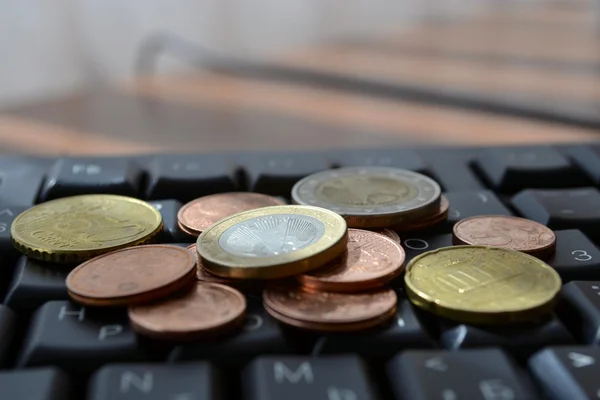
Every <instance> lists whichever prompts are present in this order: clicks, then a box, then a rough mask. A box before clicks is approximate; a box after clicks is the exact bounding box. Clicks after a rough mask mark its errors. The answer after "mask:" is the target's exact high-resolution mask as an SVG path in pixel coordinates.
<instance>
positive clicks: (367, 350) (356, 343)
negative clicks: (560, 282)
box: [312, 300, 434, 359]
mask: <svg viewBox="0 0 600 400" xmlns="http://www.w3.org/2000/svg"><path fill="white" fill-rule="evenodd" d="M433 345H434V342H433V340H432V339H431V338H430V336H429V335H428V333H427V332H426V331H425V328H424V327H423V325H422V324H421V322H420V321H419V319H418V318H417V315H416V314H415V310H414V308H413V306H412V305H411V304H410V302H409V301H408V300H402V301H401V302H400V304H399V305H398V313H397V314H396V317H395V318H393V319H392V321H391V322H390V323H388V324H386V325H384V326H382V327H381V328H379V329H377V330H375V331H370V332H365V333H353V334H338V335H328V336H321V337H320V338H319V339H317V341H316V342H315V344H314V346H313V349H312V355H318V354H340V353H357V354H359V355H360V356H362V357H368V358H383V359H387V358H390V357H391V356H393V355H394V354H396V353H398V352H400V351H401V350H404V349H408V348H416V349H419V348H431V347H433Z"/></svg>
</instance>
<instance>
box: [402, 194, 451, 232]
mask: <svg viewBox="0 0 600 400" xmlns="http://www.w3.org/2000/svg"><path fill="white" fill-rule="evenodd" d="M449 212H450V202H449V201H448V198H447V197H446V196H444V195H441V196H440V206H439V208H438V211H437V212H436V213H435V214H433V215H430V216H427V217H424V218H422V219H418V220H415V221H408V222H406V223H405V224H402V225H397V226H394V227H393V228H392V229H394V230H397V231H400V232H403V233H404V232H406V233H408V232H413V231H417V230H421V229H427V228H431V227H434V226H436V225H437V224H440V223H442V222H444V221H446V220H447V219H448V213H449Z"/></svg>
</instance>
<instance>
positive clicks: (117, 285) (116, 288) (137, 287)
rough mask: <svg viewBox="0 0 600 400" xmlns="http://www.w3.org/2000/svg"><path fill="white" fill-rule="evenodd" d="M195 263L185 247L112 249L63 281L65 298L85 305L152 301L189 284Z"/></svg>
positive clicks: (86, 263) (114, 304)
mask: <svg viewBox="0 0 600 400" xmlns="http://www.w3.org/2000/svg"><path fill="white" fill-rule="evenodd" d="M195 266H196V260H195V258H194V257H193V255H192V254H191V253H190V252H189V251H188V250H187V249H185V248H181V247H177V246H170V245H145V246H137V247H130V248H127V249H122V250H116V251H113V252H111V253H108V254H103V255H100V256H98V257H95V258H93V259H91V260H89V261H86V262H84V263H83V264H81V265H79V266H78V267H77V268H75V269H74V270H73V271H71V272H70V273H69V275H68V276H67V279H66V284H67V289H68V292H69V295H70V296H71V297H72V298H73V299H74V300H75V301H77V302H79V303H81V304H85V305H89V306H122V305H129V304H139V303H144V302H149V301H153V300H155V299H157V298H161V297H164V296H167V295H169V294H171V293H173V292H175V291H177V290H179V289H181V288H182V287H184V286H186V285H188V284H190V283H191V282H193V281H194V280H195V277H196V270H195Z"/></svg>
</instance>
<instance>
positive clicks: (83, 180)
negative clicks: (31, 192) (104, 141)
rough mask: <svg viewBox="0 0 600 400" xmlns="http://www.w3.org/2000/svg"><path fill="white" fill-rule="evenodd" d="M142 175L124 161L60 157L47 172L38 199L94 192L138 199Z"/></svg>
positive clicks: (133, 162) (137, 168) (122, 159)
mask: <svg viewBox="0 0 600 400" xmlns="http://www.w3.org/2000/svg"><path fill="white" fill-rule="evenodd" d="M143 176H144V174H143V171H142V169H141V167H140V165H138V164H137V163H136V162H135V161H131V160H128V159H127V158H113V157H111V158H80V157H74V158H61V159H60V160H58V161H56V163H55V164H54V166H53V167H52V168H51V169H50V172H49V173H48V176H47V178H46V182H45V183H44V186H43V187H42V191H41V193H40V199H41V201H46V200H52V199H58V198H60V197H67V196H74V195H78V194H94V193H109V194H119V195H123V196H132V197H139V195H140V190H141V187H140V185H141V183H142V179H143Z"/></svg>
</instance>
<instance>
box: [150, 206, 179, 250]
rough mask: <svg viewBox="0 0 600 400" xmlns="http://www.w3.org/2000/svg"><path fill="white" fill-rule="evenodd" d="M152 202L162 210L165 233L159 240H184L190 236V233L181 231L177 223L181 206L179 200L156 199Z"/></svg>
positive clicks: (164, 241) (167, 241)
mask: <svg viewBox="0 0 600 400" xmlns="http://www.w3.org/2000/svg"><path fill="white" fill-rule="evenodd" d="M150 204H152V205H153V206H154V208H156V209H157V210H158V211H160V215H162V219H163V223H164V227H163V233H162V235H161V237H160V238H159V240H158V241H159V242H161V243H172V242H178V241H184V240H185V239H187V238H188V235H187V234H185V233H183V232H181V230H180V229H179V225H178V224H177V212H179V209H180V208H181V203H180V202H178V201H177V200H155V201H151V202H150Z"/></svg>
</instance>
